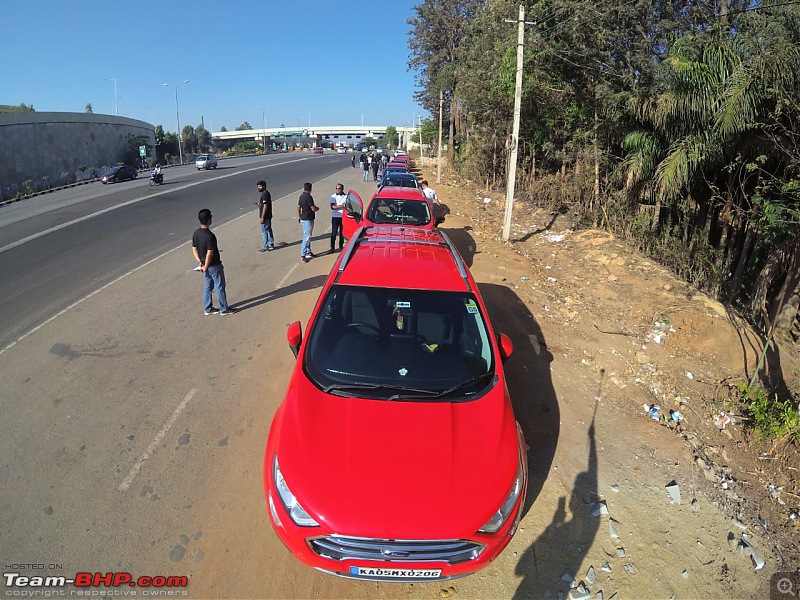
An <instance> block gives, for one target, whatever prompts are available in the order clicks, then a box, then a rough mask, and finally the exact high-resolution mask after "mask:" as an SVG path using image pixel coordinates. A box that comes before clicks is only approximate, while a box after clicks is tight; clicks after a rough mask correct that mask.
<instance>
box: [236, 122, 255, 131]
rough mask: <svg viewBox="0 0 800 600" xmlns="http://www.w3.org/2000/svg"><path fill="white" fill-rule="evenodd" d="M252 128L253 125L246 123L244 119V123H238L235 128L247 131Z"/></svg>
mask: <svg viewBox="0 0 800 600" xmlns="http://www.w3.org/2000/svg"><path fill="white" fill-rule="evenodd" d="M252 128H253V126H252V125H250V123H248V122H247V121H245V122H244V123H242V124H241V125H239V126H238V127H237V128H236V131H247V130H249V129H252Z"/></svg>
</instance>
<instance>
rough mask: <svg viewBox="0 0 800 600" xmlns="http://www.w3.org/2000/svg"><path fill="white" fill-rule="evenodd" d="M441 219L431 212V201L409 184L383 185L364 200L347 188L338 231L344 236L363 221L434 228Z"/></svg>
mask: <svg viewBox="0 0 800 600" xmlns="http://www.w3.org/2000/svg"><path fill="white" fill-rule="evenodd" d="M443 220H444V219H437V218H436V217H435V216H434V214H433V204H431V201H430V199H429V198H428V197H427V196H425V194H423V193H422V190H420V189H418V188H411V187H400V186H384V187H381V188H378V191H377V192H375V194H374V195H373V196H372V198H371V199H370V201H369V205H368V206H367V210H366V212H365V211H364V203H363V202H362V201H361V196H359V195H358V194H357V193H356V192H355V191H353V190H350V191H349V192H347V200H345V209H344V213H343V217H342V232H343V233H344V236H345V237H346V238H348V239H350V238H351V237H353V235H354V234H355V232H356V230H357V229H358V228H359V227H361V226H364V225H405V226H409V227H422V228H424V229H435V228H436V226H437V225H438V224H439V223H441V222H442V221H443Z"/></svg>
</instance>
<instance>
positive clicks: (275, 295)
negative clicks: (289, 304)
mask: <svg viewBox="0 0 800 600" xmlns="http://www.w3.org/2000/svg"><path fill="white" fill-rule="evenodd" d="M327 278H328V276H327V274H326V275H316V276H314V277H309V278H308V279H303V280H301V281H298V282H296V283H293V284H291V285H287V286H286V287H282V288H278V289H277V290H272V291H271V292H267V293H266V294H261V295H259V296H253V297H252V298H247V299H245V300H240V301H239V302H236V303H235V304H231V307H233V308H235V309H237V310H239V311H242V310H247V309H248V308H255V307H256V306H261V305H262V304H266V303H267V302H271V301H273V300H278V299H279V298H285V297H286V296H291V295H292V294H296V293H298V292H306V291H308V290H312V289H317V290H318V289H320V288H321V287H322V285H323V284H324V283H325V280H326V279H327Z"/></svg>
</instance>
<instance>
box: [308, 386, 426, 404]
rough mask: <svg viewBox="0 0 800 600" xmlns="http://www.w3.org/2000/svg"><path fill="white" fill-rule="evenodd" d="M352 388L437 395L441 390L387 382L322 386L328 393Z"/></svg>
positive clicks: (393, 397)
mask: <svg viewBox="0 0 800 600" xmlns="http://www.w3.org/2000/svg"><path fill="white" fill-rule="evenodd" d="M352 390H396V391H398V392H410V393H413V394H424V395H426V396H436V395H438V394H439V392H437V391H435V390H424V389H420V388H412V387H406V386H403V385H390V384H387V383H342V384H340V383H334V384H331V385H329V386H327V387H324V388H322V391H323V392H325V393H326V394H328V393H330V392H347V391H352ZM399 398H400V396H397V395H395V396H391V397H390V398H389V400H396V399H399Z"/></svg>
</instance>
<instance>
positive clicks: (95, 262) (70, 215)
mask: <svg viewBox="0 0 800 600" xmlns="http://www.w3.org/2000/svg"><path fill="white" fill-rule="evenodd" d="M345 163H348V164H349V156H342V155H336V154H328V155H324V156H315V155H312V154H310V153H307V152H304V153H294V154H278V155H271V156H267V157H254V158H242V159H232V160H223V161H220V166H219V168H218V169H216V170H211V171H198V170H197V169H195V168H194V166H184V167H180V168H171V169H166V170H165V171H164V179H165V184H164V185H162V186H155V187H150V186H149V180H148V177H147V176H146V174H144V173H143V174H142V175H141V176H140V177H139V178H138V179H137V180H135V181H126V182H120V183H117V184H114V185H102V184H100V183H94V184H91V185H84V186H78V187H75V188H69V189H67V190H60V191H56V192H53V193H51V194H47V195H44V196H38V197H35V198H32V199H29V200H25V201H22V202H18V203H15V204H11V205H7V206H4V207H0V291H1V293H2V298H3V307H4V311H3V312H4V316H3V318H2V319H0V349H3V348H6V347H7V346H8V345H9V344H12V343H13V342H14V341H15V340H17V339H18V338H19V337H20V336H22V335H25V334H26V333H27V332H29V331H30V330H31V329H33V328H34V327H36V326H37V325H39V324H40V323H42V322H44V321H46V320H47V319H48V318H49V317H50V316H52V315H54V314H57V313H58V312H60V311H61V310H63V309H65V308H66V307H68V306H70V305H72V304H73V303H74V302H76V301H78V300H80V299H81V298H84V297H85V296H86V295H87V294H90V293H92V292H93V291H95V290H97V289H98V288H101V287H102V286H103V285H105V284H106V283H108V282H110V281H113V280H115V279H116V278H118V277H120V276H121V275H123V274H125V273H127V272H129V271H131V270H132V269H134V268H136V267H138V266H140V265H142V264H144V263H146V262H147V261H149V260H152V259H154V258H155V257H157V256H159V255H161V254H163V253H164V252H167V251H169V250H171V249H172V248H174V247H175V246H177V245H178V244H181V243H183V242H185V241H186V240H187V239H191V234H192V231H194V229H195V228H196V227H197V211H198V210H199V209H200V208H204V207H205V208H210V209H211V212H212V214H213V215H214V223H215V225H221V224H222V223H225V222H227V221H230V220H231V219H233V218H235V217H237V216H240V215H242V214H245V213H248V212H254V210H255V207H254V206H253V200H254V199H257V198H258V193H257V191H256V186H255V183H256V181H257V180H259V179H262V178H263V179H266V180H267V181H268V183H269V185H268V189H269V190H270V192H271V194H272V196H273V198H274V199H278V198H282V197H283V196H291V194H293V193H294V192H297V195H299V190H301V188H302V185H303V182H305V181H310V182H312V183H313V182H316V181H320V180H323V179H324V178H325V177H327V176H328V175H330V174H331V173H333V172H335V171H337V170H339V169H341V168H342V167H344V166H346V165H345ZM326 192H327V190H326ZM325 198H327V195H326V196H325ZM290 200H291V201H294V197H293V196H292V197H291V198H290ZM286 201H287V200H284V202H286ZM254 218H255V217H254Z"/></svg>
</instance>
